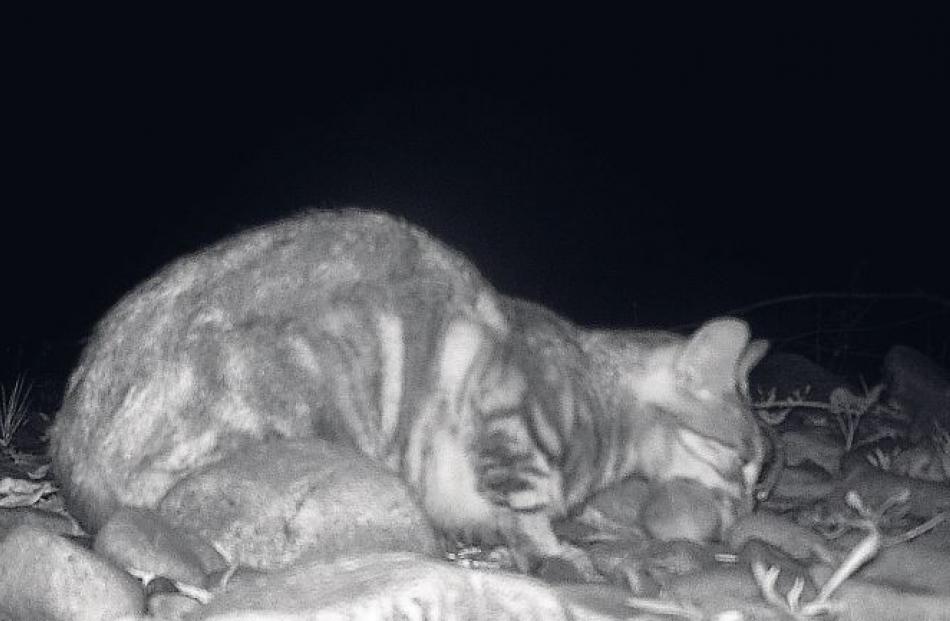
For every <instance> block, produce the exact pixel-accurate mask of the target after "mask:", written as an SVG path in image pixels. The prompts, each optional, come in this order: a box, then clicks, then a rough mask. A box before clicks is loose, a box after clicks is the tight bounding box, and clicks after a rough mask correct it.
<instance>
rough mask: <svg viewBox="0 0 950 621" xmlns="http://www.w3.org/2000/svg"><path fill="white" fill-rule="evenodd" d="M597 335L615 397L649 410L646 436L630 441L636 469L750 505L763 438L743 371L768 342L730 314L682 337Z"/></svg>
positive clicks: (638, 408) (754, 362)
mask: <svg viewBox="0 0 950 621" xmlns="http://www.w3.org/2000/svg"><path fill="white" fill-rule="evenodd" d="M618 336H620V338H618ZM597 340H598V341H599V345H598V348H600V349H602V350H603V349H609V350H610V351H609V353H608V358H609V360H610V362H609V363H608V364H609V366H611V367H612V370H613V373H614V382H613V384H614V387H615V388H614V389H615V390H617V391H618V392H619V393H620V395H619V400H620V401H619V402H621V403H623V402H626V403H628V404H630V408H631V409H634V408H635V409H636V410H638V411H640V412H642V411H647V412H649V413H650V414H649V415H650V420H651V426H650V428H649V430H648V431H647V432H646V435H647V436H648V437H647V438H641V439H640V441H639V442H636V446H635V447H633V450H637V452H638V455H636V456H635V458H636V461H637V463H638V467H637V470H638V471H640V472H641V473H643V474H645V475H646V476H647V477H648V478H650V479H653V480H672V479H676V478H681V479H687V480H693V481H696V482H698V483H701V484H703V485H704V486H706V487H708V488H710V489H712V490H714V491H716V492H717V493H718V494H720V495H722V496H723V498H724V502H726V501H728V503H727V504H743V505H747V506H749V507H751V502H752V493H753V488H754V485H755V482H756V480H757V479H758V477H759V474H760V472H761V469H762V466H763V461H764V458H765V443H764V440H763V437H762V433H761V430H760V429H759V426H758V422H757V420H756V417H755V414H754V413H753V412H752V409H751V406H750V402H749V389H748V385H749V383H748V376H749V371H750V370H751V369H752V367H754V366H755V365H756V363H758V361H759V360H761V359H762V357H763V356H764V355H765V353H766V350H767V349H768V343H767V342H766V341H763V340H754V341H752V340H750V334H749V327H748V325H747V324H746V323H745V322H744V321H742V320H741V319H735V318H732V317H720V318H716V319H713V320H710V321H708V322H706V323H705V324H703V325H702V326H701V327H700V328H699V329H697V330H696V331H695V332H694V333H693V334H692V335H691V336H689V337H679V336H676V335H671V334H669V333H662V332H656V333H651V332H631V333H622V334H621V335H617V334H614V335H613V337H612V338H610V336H609V335H605V334H601V335H600V336H599V337H597ZM609 343H612V344H609ZM735 510H736V511H737V512H741V509H740V508H739V507H738V506H737V507H735ZM730 511H731V509H730ZM727 521H728V520H727Z"/></svg>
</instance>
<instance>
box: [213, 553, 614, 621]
mask: <svg viewBox="0 0 950 621" xmlns="http://www.w3.org/2000/svg"><path fill="white" fill-rule="evenodd" d="M624 600H625V595H624V592H623V591H621V590H619V589H613V588H611V587H606V586H603V585H599V586H597V587H595V588H593V589H592V588H585V587H583V586H582V587H580V588H577V587H575V588H566V589H564V590H563V591H560V590H558V589H557V588H555V587H551V586H549V585H547V584H545V583H543V582H541V581H539V580H535V579H532V578H528V577H526V576H522V575H516V574H511V573H506V572H488V571H478V570H471V569H463V568H459V567H456V566H454V565H451V564H449V563H446V562H444V561H437V560H433V559H429V558H427V557H425V556H422V555H418V554H409V553H390V554H373V555H366V556H361V557H352V558H345V559H338V560H337V561H336V562H333V563H319V562H310V563H301V564H298V565H295V566H294V567H291V568H287V569H285V570H282V571H278V572H273V573H259V572H248V573H238V574H236V575H235V576H234V577H233V578H232V580H231V582H230V583H229V584H228V585H227V587H225V589H224V591H223V592H222V593H221V594H219V595H218V596H217V597H215V599H214V600H212V601H211V603H210V604H208V605H207V606H205V607H204V608H202V609H201V611H200V613H199V614H198V615H197V616H196V617H195V618H197V619H208V620H210V619H214V620H215V621H237V620H238V619H242V620H247V619H256V618H264V617H266V618H268V619H270V618H274V619H277V618H279V619H285V620H288V621H290V620H298V619H299V620H300V621H304V620H306V619H317V618H319V619H341V620H343V619H423V618H424V619H468V620H470V621H496V620H497V621H504V620H506V619H552V620H557V619H574V618H584V619H622V618H626V617H628V616H629V615H630V612H631V610H630V609H629V608H627V607H626V606H625V605H624Z"/></svg>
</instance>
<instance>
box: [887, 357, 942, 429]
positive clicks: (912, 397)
mask: <svg viewBox="0 0 950 621" xmlns="http://www.w3.org/2000/svg"><path fill="white" fill-rule="evenodd" d="M884 383H885V385H886V386H887V394H888V396H889V397H890V399H891V401H892V402H893V403H895V404H896V405H898V406H900V408H901V411H902V412H903V413H904V414H906V415H907V416H908V417H909V418H910V419H911V421H912V422H911V428H912V431H913V433H914V435H915V436H923V435H928V434H929V433H930V432H931V431H932V429H933V423H935V422H936V423H937V424H939V425H940V426H941V427H942V428H943V429H945V430H950V371H948V370H947V369H946V368H944V367H942V366H940V365H939V364H937V363H936V362H934V361H933V360H932V359H930V358H929V357H927V356H925V355H924V354H922V353H920V352H919V351H917V350H916V349H913V348H912V347H906V346H904V345H895V346H894V347H892V348H891V349H890V350H889V351H888V352H887V355H886V356H884Z"/></svg>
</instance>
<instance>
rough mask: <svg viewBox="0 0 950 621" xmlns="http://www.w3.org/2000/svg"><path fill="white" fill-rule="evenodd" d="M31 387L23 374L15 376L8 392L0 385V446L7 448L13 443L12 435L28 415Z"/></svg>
mask: <svg viewBox="0 0 950 621" xmlns="http://www.w3.org/2000/svg"><path fill="white" fill-rule="evenodd" d="M32 389H33V385H32V384H27V383H26V378H25V377H24V376H23V375H20V376H19V377H17V378H16V381H14V382H13V387H12V388H11V389H10V391H9V392H8V391H7V387H6V386H3V385H0V447H2V448H8V447H9V446H10V445H11V444H12V443H13V436H14V435H15V434H16V432H17V430H18V429H19V428H20V427H21V426H22V425H23V423H24V422H25V421H26V419H27V417H28V416H29V414H30V391H31V390H32Z"/></svg>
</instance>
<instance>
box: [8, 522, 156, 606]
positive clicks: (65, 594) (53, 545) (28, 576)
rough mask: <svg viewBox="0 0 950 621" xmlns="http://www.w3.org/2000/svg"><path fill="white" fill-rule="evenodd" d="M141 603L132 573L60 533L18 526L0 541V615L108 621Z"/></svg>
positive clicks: (139, 592) (140, 590)
mask: <svg viewBox="0 0 950 621" xmlns="http://www.w3.org/2000/svg"><path fill="white" fill-rule="evenodd" d="M144 608H145V595H144V593H143V591H142V587H141V585H140V584H139V582H138V581H137V580H136V579H135V578H133V577H132V576H130V575H129V574H127V573H125V572H124V571H122V570H121V569H119V568H118V567H116V566H115V565H113V564H112V563H110V562H108V561H107V560H105V559H103V558H101V557H99V556H96V555H95V554H93V553H92V552H91V551H89V550H87V549H85V548H83V547H81V546H78V545H76V544H75V543H73V542H71V541H69V540H68V539H66V538H65V537H61V536H60V535H57V534H56V533H52V532H50V531H48V530H45V529H42V528H36V527H34V526H18V527H16V528H14V529H13V530H12V531H11V532H10V533H9V534H8V535H7V536H6V538H5V539H3V541H2V542H0V618H3V615H4V614H6V615H8V616H9V617H11V618H13V619H44V620H47V621H100V620H102V621H106V620H109V621H111V620H112V619H118V618H119V617H122V616H124V615H135V614H139V613H141V612H143V611H144Z"/></svg>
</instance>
